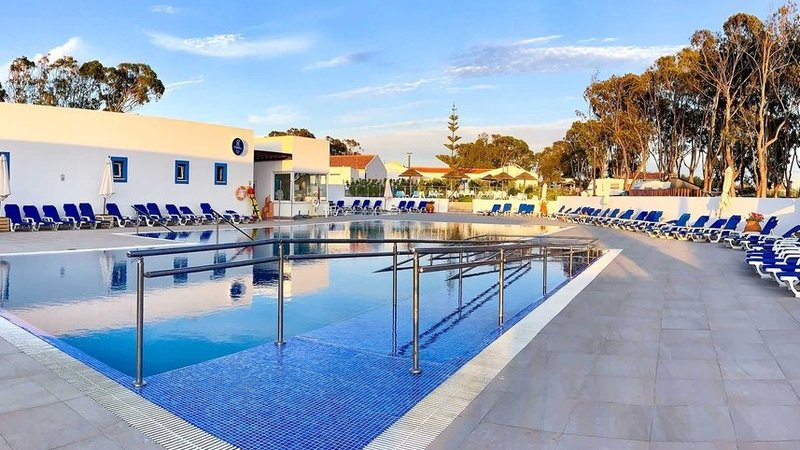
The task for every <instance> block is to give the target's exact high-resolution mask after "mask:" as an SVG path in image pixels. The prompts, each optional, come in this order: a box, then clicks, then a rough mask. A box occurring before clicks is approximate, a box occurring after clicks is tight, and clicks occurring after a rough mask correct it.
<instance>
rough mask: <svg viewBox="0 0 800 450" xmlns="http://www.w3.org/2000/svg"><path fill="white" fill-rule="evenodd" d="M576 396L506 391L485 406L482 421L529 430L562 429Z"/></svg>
mask: <svg viewBox="0 0 800 450" xmlns="http://www.w3.org/2000/svg"><path fill="white" fill-rule="evenodd" d="M576 403H577V400H574V399H565V398H557V397H553V396H548V395H545V394H538V395H528V396H521V395H518V394H515V393H507V394H505V395H504V396H503V398H501V399H500V400H499V401H498V402H497V403H496V404H495V406H494V407H493V408H492V409H491V410H489V412H488V413H487V414H486V417H484V421H486V422H491V423H495V424H500V425H510V426H515V427H522V428H528V429H531V430H541V431H552V432H559V433H560V432H562V431H563V430H564V427H565V426H566V424H567V421H568V420H569V416H570V414H571V413H572V409H573V408H574V407H575V404H576Z"/></svg>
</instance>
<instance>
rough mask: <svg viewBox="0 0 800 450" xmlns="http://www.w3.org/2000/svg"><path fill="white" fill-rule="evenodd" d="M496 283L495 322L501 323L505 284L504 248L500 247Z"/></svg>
mask: <svg viewBox="0 0 800 450" xmlns="http://www.w3.org/2000/svg"><path fill="white" fill-rule="evenodd" d="M498 273H499V275H498V278H499V279H498V283H499V286H498V288H497V324H498V325H502V324H503V294H504V290H505V284H506V256H505V249H503V248H501V249H500V269H499V270H498Z"/></svg>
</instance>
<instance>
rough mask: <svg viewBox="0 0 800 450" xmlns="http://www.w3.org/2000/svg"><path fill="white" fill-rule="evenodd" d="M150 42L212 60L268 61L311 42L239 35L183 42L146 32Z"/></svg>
mask: <svg viewBox="0 0 800 450" xmlns="http://www.w3.org/2000/svg"><path fill="white" fill-rule="evenodd" d="M146 34H147V35H148V36H149V37H150V42H151V43H153V45H156V46H158V47H161V48H164V49H167V50H173V51H178V52H185V53H191V54H194V55H202V56H211V57H214V58H244V57H259V58H270V57H274V56H279V55H283V54H287V53H296V52H300V51H303V50H305V49H307V48H308V47H309V46H310V45H311V42H310V40H309V39H307V38H304V37H299V36H294V37H280V38H263V39H255V40H248V39H245V37H244V36H242V35H241V34H215V35H213V36H205V37H198V38H182V37H178V36H172V35H170V34H166V33H159V32H154V31H148V32H146Z"/></svg>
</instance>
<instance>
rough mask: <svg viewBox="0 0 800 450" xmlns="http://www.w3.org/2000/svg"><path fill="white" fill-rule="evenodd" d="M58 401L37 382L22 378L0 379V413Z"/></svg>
mask: <svg viewBox="0 0 800 450" xmlns="http://www.w3.org/2000/svg"><path fill="white" fill-rule="evenodd" d="M57 401H58V398H56V397H55V396H54V395H53V394H51V393H50V392H48V391H47V390H46V389H45V388H43V387H42V386H41V385H39V384H38V383H36V382H34V381H31V380H27V379H24V378H15V379H12V380H0V414H3V413H7V412H10V411H19V410H21V409H27V408H31V407H34V406H42V405H48V404H51V403H55V402H57Z"/></svg>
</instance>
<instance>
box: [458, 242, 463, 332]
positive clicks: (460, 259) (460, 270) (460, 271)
mask: <svg viewBox="0 0 800 450" xmlns="http://www.w3.org/2000/svg"><path fill="white" fill-rule="evenodd" d="M458 264H459V267H458V314H459V317H460V314H461V297H462V295H461V294H462V290H463V283H464V267H463V266H461V264H464V252H463V251H461V252H459V253H458Z"/></svg>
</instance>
